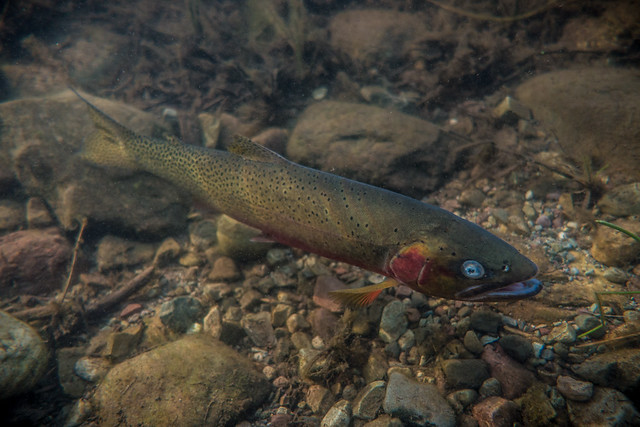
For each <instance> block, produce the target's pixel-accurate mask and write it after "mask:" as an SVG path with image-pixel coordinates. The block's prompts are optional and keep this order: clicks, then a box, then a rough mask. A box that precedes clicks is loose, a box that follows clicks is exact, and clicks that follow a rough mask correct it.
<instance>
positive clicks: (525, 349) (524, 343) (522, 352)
mask: <svg viewBox="0 0 640 427" xmlns="http://www.w3.org/2000/svg"><path fill="white" fill-rule="evenodd" d="M500 345H501V346H502V348H503V349H504V351H506V352H507V354H508V355H509V356H511V357H513V358H514V359H515V360H517V361H518V362H521V363H524V362H525V361H526V360H527V359H528V358H529V357H531V355H532V354H533V347H532V346H531V343H530V342H529V340H527V339H526V338H524V337H521V336H519V335H505V336H503V337H502V338H500Z"/></svg>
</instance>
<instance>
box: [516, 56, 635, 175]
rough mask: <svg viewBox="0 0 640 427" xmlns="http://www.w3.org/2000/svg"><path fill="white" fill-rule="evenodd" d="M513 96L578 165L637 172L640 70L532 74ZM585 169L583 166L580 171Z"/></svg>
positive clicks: (595, 68)
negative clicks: (556, 138) (531, 112)
mask: <svg viewBox="0 0 640 427" xmlns="http://www.w3.org/2000/svg"><path fill="white" fill-rule="evenodd" d="M516 95H517V97H518V98H519V99H520V100H521V101H522V102H524V103H525V104H526V105H527V106H528V107H530V108H531V110H532V111H533V115H534V117H535V118H536V119H537V120H540V121H541V122H542V124H543V125H544V126H545V127H546V128H547V129H548V130H549V131H552V132H553V134H554V135H556V136H557V137H558V142H559V144H560V146H561V147H562V149H563V150H564V152H565V153H566V154H567V155H568V156H570V157H572V158H573V159H574V160H575V161H576V163H578V164H579V165H581V166H582V165H585V163H589V162H592V164H590V165H589V166H590V167H593V168H596V169H597V168H599V167H603V166H607V173H608V174H619V175H620V176H623V177H625V179H635V180H637V179H638V178H639V177H640V168H638V164H639V163H640V144H638V141H640V73H638V71H637V70H635V69H622V68H613V67H610V68H604V67H602V68H599V67H594V68H581V69H570V70H562V71H553V72H550V73H546V74H541V75H539V76H536V77H533V78H532V79H530V80H528V81H526V82H524V83H523V84H521V85H520V86H519V87H518V88H517V90H516ZM585 173H586V171H585Z"/></svg>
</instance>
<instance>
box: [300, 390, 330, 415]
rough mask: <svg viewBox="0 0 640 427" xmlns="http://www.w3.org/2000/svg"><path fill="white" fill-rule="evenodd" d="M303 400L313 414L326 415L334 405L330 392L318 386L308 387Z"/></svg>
mask: <svg viewBox="0 0 640 427" xmlns="http://www.w3.org/2000/svg"><path fill="white" fill-rule="evenodd" d="M305 399H306V401H307V404H308V405H309V408H311V410H312V411H313V413H314V414H324V413H326V412H327V411H328V410H329V409H330V408H331V406H333V404H334V403H335V398H334V397H333V394H332V393H331V391H329V389H327V388H326V387H323V386H321V385H318V384H313V385H311V386H309V389H308V390H307V394H306V397H305Z"/></svg>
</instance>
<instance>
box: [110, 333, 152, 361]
mask: <svg viewBox="0 0 640 427" xmlns="http://www.w3.org/2000/svg"><path fill="white" fill-rule="evenodd" d="M142 332H143V327H142V325H133V326H130V327H128V328H127V329H125V330H124V331H122V332H112V333H110V334H109V335H108V336H107V345H106V346H105V348H104V350H103V352H102V355H103V356H104V357H107V358H109V359H110V360H114V361H120V360H122V359H124V358H126V356H128V355H129V354H131V353H132V352H133V350H134V349H135V348H136V346H137V345H138V342H140V338H141V337H142Z"/></svg>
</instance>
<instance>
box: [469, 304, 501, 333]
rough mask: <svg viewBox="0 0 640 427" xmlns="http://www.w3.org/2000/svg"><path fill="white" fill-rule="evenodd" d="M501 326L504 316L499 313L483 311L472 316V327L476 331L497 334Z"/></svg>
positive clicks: (475, 312)
mask: <svg viewBox="0 0 640 427" xmlns="http://www.w3.org/2000/svg"><path fill="white" fill-rule="evenodd" d="M500 325H502V315H501V314H499V313H495V312H493V311H490V310H481V311H474V312H473V313H472V314H471V327H472V328H473V329H475V330H476V331H480V332H486V333H490V334H496V333H498V328H499V327H500Z"/></svg>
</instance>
